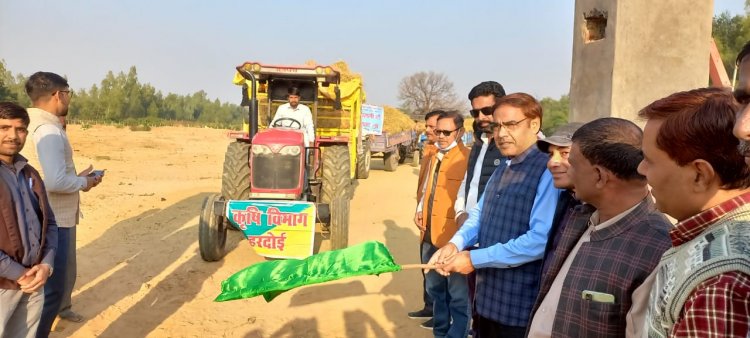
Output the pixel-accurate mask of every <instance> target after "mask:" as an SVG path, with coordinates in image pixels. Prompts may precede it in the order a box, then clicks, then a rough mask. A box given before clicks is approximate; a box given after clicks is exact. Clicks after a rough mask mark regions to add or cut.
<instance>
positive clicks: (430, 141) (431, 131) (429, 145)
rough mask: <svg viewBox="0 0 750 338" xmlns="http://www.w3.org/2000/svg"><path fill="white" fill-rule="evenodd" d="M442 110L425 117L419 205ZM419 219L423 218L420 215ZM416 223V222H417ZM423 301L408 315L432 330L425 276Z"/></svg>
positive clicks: (435, 149)
mask: <svg viewBox="0 0 750 338" xmlns="http://www.w3.org/2000/svg"><path fill="white" fill-rule="evenodd" d="M441 112H442V111H441V110H435V111H431V112H429V113H427V114H426V115H425V116H424V125H425V135H427V141H425V143H424V149H423V151H422V160H421V162H420V167H419V180H418V182H417V203H419V201H421V200H422V193H423V192H424V181H425V178H427V172H428V171H429V167H430V157H432V155H434V154H435V153H436V152H437V147H436V146H435V141H436V139H437V138H436V137H435V126H436V125H437V119H438V115H440V113H441ZM418 217H422V216H421V215H419V216H418ZM415 222H416V221H415ZM419 257H420V259H421V257H422V247H421V246H420V248H419ZM422 299H423V300H424V307H422V309H421V310H417V311H412V312H409V313H408V316H409V318H412V319H422V320H424V319H427V321H425V322H424V323H422V327H425V328H432V298H430V295H429V294H427V280H426V279H425V276H424V274H422Z"/></svg>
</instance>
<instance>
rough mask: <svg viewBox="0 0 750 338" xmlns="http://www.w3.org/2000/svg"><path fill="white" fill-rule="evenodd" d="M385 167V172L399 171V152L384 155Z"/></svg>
mask: <svg viewBox="0 0 750 338" xmlns="http://www.w3.org/2000/svg"><path fill="white" fill-rule="evenodd" d="M383 165H384V166H385V171H396V169H398V151H392V152H390V153H383Z"/></svg>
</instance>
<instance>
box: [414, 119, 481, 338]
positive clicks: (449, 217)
mask: <svg viewBox="0 0 750 338" xmlns="http://www.w3.org/2000/svg"><path fill="white" fill-rule="evenodd" d="M463 124H464V119H463V117H462V116H461V115H460V114H459V113H458V112H455V111H451V112H441V113H440V115H439V116H438V118H437V125H436V128H435V134H436V135H437V143H436V144H437V147H438V151H437V152H436V153H434V154H433V155H432V156H431V157H430V159H429V162H430V165H429V166H430V170H429V172H428V174H427V175H428V176H427V180H426V181H425V185H424V187H423V190H424V194H423V195H422V199H421V200H420V201H419V205H418V206H417V212H416V213H417V216H416V217H415V219H416V222H415V223H416V225H417V227H418V228H419V230H420V234H421V243H420V245H421V247H422V263H426V262H427V261H428V260H429V259H430V257H432V255H433V254H434V253H435V251H437V249H438V248H439V247H442V246H444V245H445V244H446V243H447V242H448V240H449V239H450V238H451V237H453V235H454V234H455V233H456V230H457V229H458V225H457V224H456V221H455V218H454V214H455V211H454V210H453V205H454V203H455V199H456V195H457V193H458V189H459V187H460V186H461V179H462V178H463V176H464V173H465V172H466V163H467V161H466V160H467V157H468V156H469V149H467V148H466V147H465V146H464V145H463V143H462V142H461V135H462V133H463ZM419 216H421V217H419ZM425 277H426V279H427V285H426V288H427V293H428V294H429V295H430V297H431V298H432V300H433V324H434V326H433V334H434V335H435V337H456V338H463V337H466V333H467V331H468V324H469V300H468V293H469V290H468V284H467V281H466V276H464V275H461V274H453V275H450V276H441V275H440V274H438V273H437V272H435V271H429V272H427V273H426V275H425Z"/></svg>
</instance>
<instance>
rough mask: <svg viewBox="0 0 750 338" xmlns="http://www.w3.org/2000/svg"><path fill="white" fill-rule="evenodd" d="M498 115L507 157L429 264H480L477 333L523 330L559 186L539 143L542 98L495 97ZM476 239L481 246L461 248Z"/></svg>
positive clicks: (461, 267) (444, 270)
mask: <svg viewBox="0 0 750 338" xmlns="http://www.w3.org/2000/svg"><path fill="white" fill-rule="evenodd" d="M493 121H494V124H493V126H494V129H493V130H494V141H495V144H496V145H497V147H498V149H499V150H500V153H501V154H502V155H503V156H505V157H506V158H507V160H506V161H505V162H504V163H503V165H500V166H498V167H497V169H496V170H495V172H494V173H493V174H492V177H491V178H490V180H489V182H488V183H487V188H486V189H485V191H484V194H483V195H482V197H481V198H480V200H479V202H478V203H477V206H476V207H475V208H473V209H472V210H470V211H469V218H468V219H467V220H466V222H464V224H463V225H462V226H461V228H459V230H458V232H456V235H455V236H453V238H452V239H451V240H450V241H449V243H448V244H447V245H445V246H443V247H442V248H440V250H438V251H437V252H436V253H435V254H434V255H433V256H432V258H431V259H430V261H429V263H430V264H436V265H437V267H438V268H437V272H438V273H440V274H442V275H444V276H447V275H449V274H450V273H452V272H458V273H461V274H468V273H470V272H472V271H474V270H475V269H476V271H477V292H476V312H477V315H478V323H477V328H478V333H479V337H525V334H526V328H527V326H528V324H529V319H530V318H529V317H530V316H529V315H530V313H531V308H532V306H533V305H534V301H535V300H536V296H537V293H538V291H539V282H540V279H541V276H540V274H541V270H542V261H541V258H542V256H543V254H544V248H545V245H546V244H547V235H548V233H549V229H550V226H551V224H552V218H553V216H554V213H555V208H556V206H557V200H558V196H559V194H560V191H559V190H558V189H556V188H555V187H554V185H553V180H552V175H551V174H550V172H549V170H547V166H546V163H547V155H546V154H544V153H542V152H541V151H539V149H538V148H537V147H536V141H537V133H538V132H539V130H540V129H541V123H542V107H541V105H540V104H539V102H538V101H537V100H535V99H534V98H533V97H532V96H530V95H528V94H524V93H515V94H510V95H507V96H504V97H502V98H500V99H498V100H497V103H496V104H495V109H494V113H493ZM477 243H478V244H479V248H478V249H476V250H471V251H462V250H465V249H466V248H469V247H471V246H473V245H474V244H477Z"/></svg>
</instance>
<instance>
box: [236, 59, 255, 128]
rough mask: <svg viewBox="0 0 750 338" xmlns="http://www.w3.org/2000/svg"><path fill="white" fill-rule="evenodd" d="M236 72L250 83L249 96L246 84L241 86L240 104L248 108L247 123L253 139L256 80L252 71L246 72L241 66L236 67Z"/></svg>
mask: <svg viewBox="0 0 750 338" xmlns="http://www.w3.org/2000/svg"><path fill="white" fill-rule="evenodd" d="M236 69H237V72H239V73H240V74H241V75H242V77H244V78H245V80H249V81H250V84H251V85H252V88H251V89H252V90H251V91H250V93H251V94H250V95H252V96H251V97H248V96H247V85H244V86H242V103H241V104H240V105H241V106H247V107H249V109H248V114H249V116H248V124H249V125H250V131H249V133H250V135H249V138H250V141H252V140H253V137H255V134H257V133H258V98H257V97H256V95H257V94H256V93H257V83H258V81H256V80H255V75H253V73H251V72H248V71H246V70H244V69H242V66H240V67H237V68H236Z"/></svg>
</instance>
